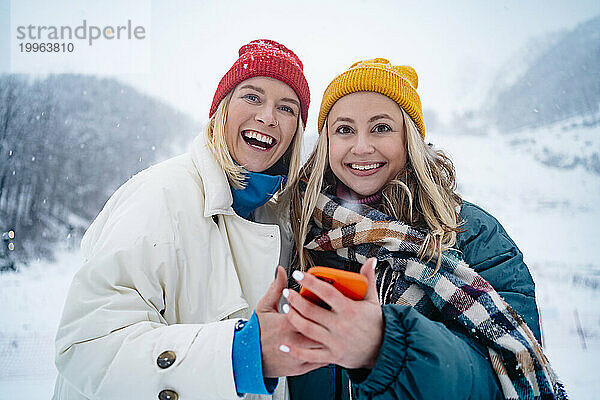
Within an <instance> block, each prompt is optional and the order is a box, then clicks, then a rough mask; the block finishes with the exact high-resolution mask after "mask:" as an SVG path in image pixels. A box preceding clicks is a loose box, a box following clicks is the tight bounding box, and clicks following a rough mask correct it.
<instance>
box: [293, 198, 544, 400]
mask: <svg viewBox="0 0 600 400" xmlns="http://www.w3.org/2000/svg"><path fill="white" fill-rule="evenodd" d="M460 215H461V217H462V219H463V220H464V221H465V223H464V225H463V226H462V229H463V230H464V232H462V233H459V234H458V237H457V243H456V245H455V248H457V249H458V250H460V251H461V252H462V256H463V259H464V260H465V262H466V263H467V264H469V265H470V266H471V267H472V268H473V269H474V270H475V271H477V272H478V273H479V274H480V275H481V276H482V277H483V278H485V279H486V280H487V281H488V282H490V284H491V285H492V286H493V287H494V288H495V289H496V291H497V292H498V293H499V294H500V296H502V297H503V298H504V299H505V300H506V302H507V303H508V304H509V305H510V306H511V307H512V308H513V309H514V310H515V311H516V312H517V313H519V314H520V315H521V316H522V317H523V318H524V320H525V322H527V324H528V325H529V327H530V328H531V330H532V331H533V333H534V335H535V336H536V338H537V339H538V341H540V326H539V316H538V310H537V306H536V302H535V286H534V283H533V279H532V277H531V274H530V273H529V270H528V268H527V266H526V265H525V263H524V262H523V254H522V253H521V251H520V250H519V249H518V248H517V245H516V244H515V243H514V242H513V241H512V239H511V238H510V237H509V236H508V234H507V233H506V231H505V230H504V228H502V225H500V223H499V222H498V221H497V220H496V219H495V218H494V217H492V216H491V215H490V214H488V213H487V212H486V211H484V210H483V209H481V208H480V207H478V206H476V205H474V204H471V203H468V202H466V201H463V204H462V208H461V212H460ZM327 261H331V260H330V259H329V260H327ZM328 265H331V264H328ZM382 310H383V318H384V324H385V327H384V337H383V342H382V346H381V349H380V352H379V357H378V359H377V362H376V365H375V367H374V368H373V369H372V370H366V369H365V370H346V369H344V368H341V367H339V366H337V365H329V366H326V367H323V368H319V369H317V370H314V371H311V372H309V373H307V374H304V375H300V376H296V377H288V383H289V388H290V397H291V400H308V399H311V400H312V399H323V400H329V399H331V400H347V399H349V398H350V392H349V391H350V390H352V398H353V399H482V400H483V399H486V400H489V399H502V392H501V390H500V386H499V382H498V379H497V378H496V375H495V373H494V371H493V369H492V366H491V364H490V361H489V359H488V353H487V349H486V348H485V347H483V346H481V345H480V344H479V343H476V342H475V341H474V340H472V339H471V338H470V337H468V336H467V335H466V334H465V333H464V332H463V328H462V327H460V326H459V325H458V323H456V322H452V321H443V322H437V321H432V320H430V319H428V318H426V317H425V316H423V315H422V314H420V313H419V312H417V311H416V310H415V309H413V308H411V307H409V306H403V305H391V304H390V305H383V306H382ZM350 382H352V384H350Z"/></svg>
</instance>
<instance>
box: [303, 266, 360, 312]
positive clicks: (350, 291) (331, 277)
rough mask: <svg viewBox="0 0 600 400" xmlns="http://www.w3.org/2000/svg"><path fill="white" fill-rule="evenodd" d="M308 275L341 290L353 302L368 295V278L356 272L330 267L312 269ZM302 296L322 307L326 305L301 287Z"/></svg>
mask: <svg viewBox="0 0 600 400" xmlns="http://www.w3.org/2000/svg"><path fill="white" fill-rule="evenodd" d="M307 273H309V274H311V275H314V276H315V277H317V278H318V279H320V280H322V281H325V282H327V283H330V284H332V285H333V287H334V288H336V289H337V290H339V291H340V292H341V293H342V294H343V295H344V296H346V297H348V298H350V299H352V300H362V299H364V298H365V294H366V293H367V287H368V285H369V281H368V280H367V278H366V277H365V276H363V275H361V274H358V273H356V272H350V271H344V270H341V269H336V268H329V267H312V268H310V269H309V270H308V271H307ZM300 295H301V296H303V297H304V298H306V299H307V300H310V301H311V302H313V303H315V304H318V305H320V306H323V305H325V304H326V303H325V302H324V301H323V300H321V299H320V298H319V297H318V296H317V295H316V294H314V293H313V292H311V291H310V290H308V289H306V288H304V287H301V288H300Z"/></svg>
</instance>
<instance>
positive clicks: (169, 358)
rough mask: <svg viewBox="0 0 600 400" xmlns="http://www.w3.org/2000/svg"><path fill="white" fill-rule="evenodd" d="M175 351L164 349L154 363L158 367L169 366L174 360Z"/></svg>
mask: <svg viewBox="0 0 600 400" xmlns="http://www.w3.org/2000/svg"><path fill="white" fill-rule="evenodd" d="M175 358H176V357H175V353H174V352H172V351H170V350H169V351H164V352H162V353H160V356H158V358H157V359H156V364H157V365H158V367H159V368H163V369H165V368H169V367H170V366H171V365H173V363H174V362H175Z"/></svg>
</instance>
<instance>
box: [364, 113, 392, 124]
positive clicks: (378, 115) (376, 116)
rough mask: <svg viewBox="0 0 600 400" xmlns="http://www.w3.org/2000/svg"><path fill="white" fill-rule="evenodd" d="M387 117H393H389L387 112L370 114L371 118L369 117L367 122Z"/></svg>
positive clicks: (390, 118)
mask: <svg viewBox="0 0 600 400" xmlns="http://www.w3.org/2000/svg"><path fill="white" fill-rule="evenodd" d="M384 118H385V119H389V120H391V121H393V120H394V119H393V118H392V117H390V116H389V115H388V114H377V115H374V116H372V117H371V118H369V123H371V122H373V121H377V120H378V119H384Z"/></svg>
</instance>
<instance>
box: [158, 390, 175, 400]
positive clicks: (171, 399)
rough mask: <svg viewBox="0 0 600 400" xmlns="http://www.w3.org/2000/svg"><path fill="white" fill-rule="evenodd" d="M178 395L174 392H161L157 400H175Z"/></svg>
mask: <svg viewBox="0 0 600 400" xmlns="http://www.w3.org/2000/svg"><path fill="white" fill-rule="evenodd" d="M178 398H179V395H178V394H177V392H176V391H174V390H168V389H167V390H161V391H160V393H159V394H158V400H177V399H178Z"/></svg>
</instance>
